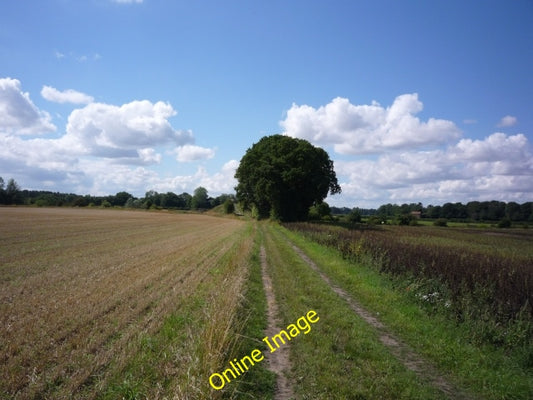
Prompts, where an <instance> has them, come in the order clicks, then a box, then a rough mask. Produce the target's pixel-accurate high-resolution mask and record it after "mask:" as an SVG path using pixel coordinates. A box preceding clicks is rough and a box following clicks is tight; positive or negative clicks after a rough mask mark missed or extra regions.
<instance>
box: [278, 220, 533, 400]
mask: <svg viewBox="0 0 533 400" xmlns="http://www.w3.org/2000/svg"><path fill="white" fill-rule="evenodd" d="M275 230H276V231H277V234H278V235H280V236H282V237H286V238H289V239H290V240H291V241H293V242H294V243H295V244H297V245H298V246H300V247H301V248H302V249H303V250H304V251H305V252H306V253H307V254H308V255H309V256H310V257H311V258H312V259H313V260H314V261H315V262H316V263H317V264H318V265H319V266H320V268H321V269H322V270H323V271H324V272H325V273H326V274H327V275H328V276H330V278H331V279H332V280H333V281H334V282H336V283H337V284H339V285H340V286H341V287H343V288H344V289H345V290H347V291H348V292H349V293H351V294H353V295H354V297H355V298H357V300H359V301H360V302H361V304H363V305H364V306H366V307H368V308H369V309H370V310H373V311H374V312H376V313H379V315H380V319H381V320H382V321H383V322H384V323H385V324H387V326H389V327H390V328H391V330H392V331H393V332H395V333H396V334H398V335H399V336H401V337H402V338H403V339H404V340H405V341H406V342H408V343H409V344H410V345H411V346H412V347H413V348H414V349H415V350H416V351H417V352H419V353H420V354H423V355H424V356H425V357H427V358H428V359H429V360H431V361H432V362H434V363H435V364H436V365H438V366H439V368H440V369H441V370H442V371H446V372H447V373H449V374H451V375H453V376H454V377H456V379H457V380H458V381H460V383H461V384H462V385H463V386H465V387H468V388H470V389H471V390H472V391H473V392H477V393H480V394H482V395H483V396H484V397H486V398H488V399H503V398H505V399H529V398H532V396H533V374H532V373H531V370H530V369H528V368H525V367H524V365H525V364H527V360H524V357H529V356H528V353H526V354H523V352H521V351H520V349H517V350H516V351H515V352H513V353H512V354H506V352H505V351H504V350H503V349H501V348H497V347H495V346H489V345H479V344H478V345H474V344H472V343H471V341H470V340H469V339H468V336H467V332H468V330H467V329H466V328H465V327H462V326H456V325H453V324H451V323H450V321H449V320H447V319H446V318H445V317H444V316H442V315H438V314H437V315H432V316H430V315H429V314H428V313H427V312H425V311H424V309H422V308H421V307H420V306H419V305H418V304H416V303H415V302H414V300H413V298H412V297H411V296H410V295H409V293H407V292H406V291H405V290H403V291H401V290H398V287H401V284H399V282H398V281H394V279H391V278H390V277H387V276H385V275H382V274H379V273H378V272H377V271H376V270H374V269H373V268H371V267H367V266H363V265H360V264H354V263H351V262H349V261H346V260H344V259H342V257H341V256H340V254H339V252H338V251H337V250H333V249H331V248H328V247H325V246H321V245H318V244H316V243H313V242H311V241H309V240H307V239H304V238H303V237H302V236H301V235H299V234H297V233H294V232H290V231H288V230H286V229H284V228H282V227H276V228H275Z"/></svg>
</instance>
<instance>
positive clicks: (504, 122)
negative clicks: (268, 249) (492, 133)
mask: <svg viewBox="0 0 533 400" xmlns="http://www.w3.org/2000/svg"><path fill="white" fill-rule="evenodd" d="M517 122H518V119H517V118H516V117H513V116H512V115H506V116H505V117H503V118H502V119H501V120H500V122H498V128H507V127H510V126H513V125H516V123H517Z"/></svg>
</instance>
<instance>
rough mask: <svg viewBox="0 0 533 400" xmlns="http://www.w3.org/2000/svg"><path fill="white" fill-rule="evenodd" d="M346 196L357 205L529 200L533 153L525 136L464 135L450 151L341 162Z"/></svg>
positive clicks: (532, 184) (532, 187) (338, 168)
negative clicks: (478, 138)
mask: <svg viewBox="0 0 533 400" xmlns="http://www.w3.org/2000/svg"><path fill="white" fill-rule="evenodd" d="M335 170H336V171H337V174H338V175H341V176H343V178H344V181H341V186H342V189H343V194H344V195H346V198H351V199H352V202H353V204H354V205H355V204H367V205H369V206H370V205H374V206H375V205H379V204H384V203H389V202H398V203H403V202H419V201H422V202H424V203H425V204H428V203H433V204H441V203H443V202H448V201H451V202H455V201H470V200H493V199H497V200H504V201H519V202H520V201H521V202H524V201H529V199H531V197H532V196H533V154H532V152H531V144H530V143H529V142H528V139H527V138H526V136H524V135H523V134H518V135H512V136H507V135H505V134H503V133H494V134H492V135H489V136H487V137H485V138H484V139H482V140H472V139H462V140H460V141H459V142H458V143H456V144H453V145H450V146H448V147H447V148H445V149H433V150H430V151H405V152H396V153H387V154H382V155H380V156H378V157H377V158H376V159H366V160H357V161H338V162H335Z"/></svg>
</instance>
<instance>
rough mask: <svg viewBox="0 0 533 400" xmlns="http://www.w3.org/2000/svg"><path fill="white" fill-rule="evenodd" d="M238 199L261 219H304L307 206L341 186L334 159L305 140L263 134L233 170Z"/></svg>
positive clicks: (338, 190) (333, 192)
mask: <svg viewBox="0 0 533 400" xmlns="http://www.w3.org/2000/svg"><path fill="white" fill-rule="evenodd" d="M235 177H236V178H237V180H238V181H239V183H238V185H237V187H236V188H235V189H236V192H237V199H238V200H239V201H240V202H242V203H244V205H245V206H246V207H253V206H255V207H256V208H257V211H258V214H259V215H258V216H259V217H260V218H266V217H268V216H270V215H274V216H275V217H276V218H280V219H281V220H284V221H294V220H305V219H307V216H308V212H309V208H310V207H311V206H312V205H313V204H315V203H316V204H318V203H320V202H322V200H324V199H325V198H326V196H327V195H328V192H329V193H330V194H335V193H340V191H341V188H340V186H339V185H338V183H337V177H336V175H335V171H334V169H333V161H331V160H330V159H329V156H328V154H327V153H326V152H325V151H324V150H323V149H321V148H318V147H314V146H313V145H311V144H310V143H309V142H308V141H306V140H302V139H294V138H291V137H288V136H283V135H273V136H265V137H263V138H262V139H261V140H260V141H259V142H258V143H256V144H254V145H253V146H252V147H251V148H249V149H248V150H247V151H246V154H245V155H244V156H243V158H242V159H241V162H240V164H239V168H238V169H237V171H236V173H235Z"/></svg>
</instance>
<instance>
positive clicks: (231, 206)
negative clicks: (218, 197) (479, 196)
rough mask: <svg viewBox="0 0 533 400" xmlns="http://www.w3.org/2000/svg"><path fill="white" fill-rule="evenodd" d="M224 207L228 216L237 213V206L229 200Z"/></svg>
mask: <svg viewBox="0 0 533 400" xmlns="http://www.w3.org/2000/svg"><path fill="white" fill-rule="evenodd" d="M223 207H224V213H226V214H233V213H234V212H235V204H234V203H233V201H232V200H231V199H229V198H228V199H226V201H225V202H224V205H223Z"/></svg>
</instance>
